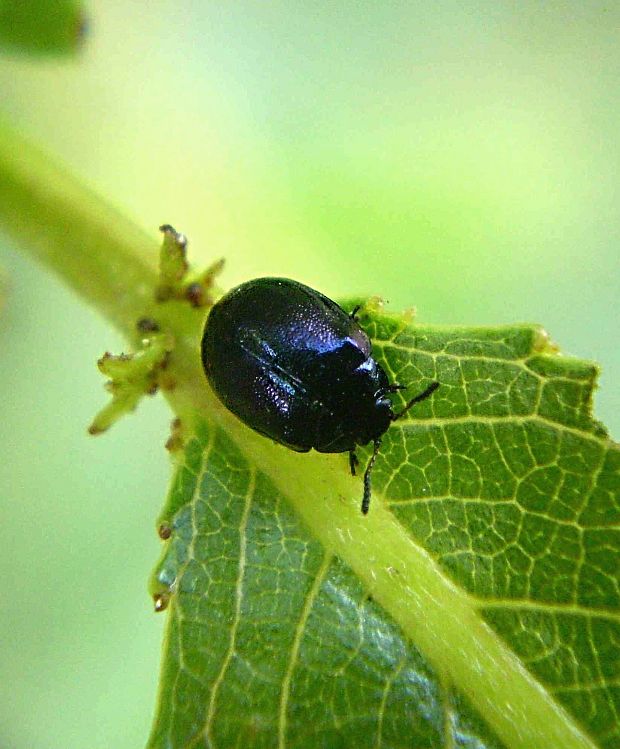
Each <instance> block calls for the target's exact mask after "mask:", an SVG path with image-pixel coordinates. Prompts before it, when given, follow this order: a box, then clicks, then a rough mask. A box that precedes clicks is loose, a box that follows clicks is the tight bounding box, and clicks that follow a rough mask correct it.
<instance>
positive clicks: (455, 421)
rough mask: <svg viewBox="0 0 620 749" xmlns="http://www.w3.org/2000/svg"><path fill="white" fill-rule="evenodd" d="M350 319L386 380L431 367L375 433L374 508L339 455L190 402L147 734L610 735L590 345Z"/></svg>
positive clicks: (589, 740)
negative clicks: (427, 391)
mask: <svg viewBox="0 0 620 749" xmlns="http://www.w3.org/2000/svg"><path fill="white" fill-rule="evenodd" d="M362 324H363V325H364V327H365V328H366V330H367V331H368V332H369V333H370V335H371V337H372V338H373V343H374V346H375V353H376V355H377V357H378V358H379V360H380V361H381V362H382V364H383V365H384V366H385V368H386V370H387V371H388V374H389V376H390V378H391V379H392V380H394V381H398V382H402V383H407V384H409V385H410V391H411V392H415V391H416V388H418V387H419V386H421V385H422V384H426V383H427V382H428V381H429V380H430V379H436V380H438V381H439V382H440V383H441V386H440V388H439V390H438V391H437V392H436V393H435V394H434V395H433V397H432V398H431V399H429V400H428V401H425V402H423V403H421V404H419V405H418V406H417V407H416V410H415V412H413V413H411V414H410V417H409V418H408V419H407V420H403V421H402V422H396V423H395V424H394V425H393V426H392V427H391V428H390V430H389V432H388V434H387V435H386V439H385V445H384V449H383V451H382V452H381V454H380V457H379V459H378V461H377V465H376V471H375V474H374V477H373V478H374V487H375V488H374V494H373V502H372V504H371V508H370V513H369V515H368V516H366V517H363V516H362V515H361V514H360V512H359V501H360V497H361V482H360V479H359V478H358V479H355V478H352V477H351V476H350V475H349V474H348V470H347V461H346V457H345V456H342V455H335V456H334V455H331V456H330V455H318V454H315V453H310V454H307V455H299V454H296V453H293V452H292V451H289V450H286V449H285V448H283V447H282V446H279V445H275V444H273V443H272V442H271V441H270V440H267V439H265V438H263V437H260V436H259V435H256V434H254V433H253V432H252V431H251V430H249V429H248V428H247V427H245V426H244V425H242V424H240V423H239V422H238V421H237V420H236V419H234V417H232V416H231V415H230V414H228V413H227V412H226V411H225V410H224V409H222V408H221V407H220V406H219V404H217V403H215V402H213V401H210V400H208V396H207V399H206V400H205V405H204V410H203V412H202V413H201V414H200V415H199V416H193V415H192V413H191V410H190V409H189V408H188V409H186V411H185V413H184V415H183V424H184V428H185V429H186V430H189V432H190V433H191V436H190V437H189V439H188V440H187V442H186V446H185V449H184V450H183V451H182V452H181V453H180V454H179V457H178V466H177V469H176V472H175V476H174V479H173V482H172V486H171V490H170V494H169V497H168V501H167V504H166V507H165V508H164V511H163V513H162V516H161V518H160V529H161V530H160V532H161V535H162V538H165V539H166V541H165V549H164V553H163V556H162V559H161V561H160V563H159V565H158V567H157V569H156V571H155V573H154V576H153V581H152V592H153V594H154V595H155V597H156V600H157V602H158V604H159V607H162V606H163V604H165V603H169V607H168V608H169V611H168V627H167V634H166V639H165V645H164V654H163V665H162V679H161V684H160V696H159V706H158V710H157V715H156V719H155V723H154V727H153V731H152V735H151V739H150V743H149V746H150V747H153V748H155V747H157V748H159V747H190V746H192V747H194V746H204V747H207V746H208V747H232V746H239V747H304V748H306V749H307V748H308V747H310V748H312V747H319V746H320V747H329V748H330V749H332V748H337V747H356V749H357V748H363V747H415V748H416V749H421V748H422V747H429V748H435V747H479V748H480V749H482V748H488V749H491V748H492V747H511V748H512V749H515V748H517V747H521V748H523V749H538V748H540V749H548V748H549V749H555V748H556V747H557V748H559V747H562V749H571V748H573V747H604V748H605V749H612V747H617V746H618V744H619V742H620V721H619V720H618V712H619V706H620V689H619V684H620V657H619V643H620V614H619V604H620V592H619V564H618V560H619V553H618V551H619V530H618V523H619V521H620V497H619V495H620V492H619V488H620V478H619V474H620V451H619V450H618V446H617V445H615V444H614V443H612V442H611V441H610V439H609V438H608V437H607V435H606V432H605V430H604V429H603V427H602V426H601V425H600V424H598V423H597V422H595V421H593V420H592V418H591V415H590V408H591V395H592V390H593V388H594V386H595V379H596V374H597V372H596V368H595V366H594V365H592V364H589V363H586V362H581V361H578V360H575V359H568V358H563V357H560V356H557V355H555V354H554V353H553V351H552V349H551V348H550V347H549V345H548V344H547V341H546V338H545V336H544V334H543V333H542V331H541V330H540V329H539V328H536V327H534V326H512V327H503V328H484V329H476V328H435V327H423V326H418V325H414V324H411V323H410V322H408V321H406V320H404V319H402V318H397V317H391V316H386V315H377V314H374V313H373V314H372V315H368V316H367V317H366V318H365V319H363V320H362ZM194 345H195V344H194ZM186 353H187V352H186ZM173 356H174V353H173ZM195 358H196V357H195ZM187 361H188V356H184V357H183V358H182V362H184V363H186V362H187ZM187 366H190V367H193V366H195V371H194V372H193V375H192V376H193V377H194V378H197V380H196V381H197V382H199V381H200V377H201V373H200V371H199V368H198V366H197V365H194V364H192V365H187ZM186 374H188V373H187V372H186ZM196 387H197V388H198V387H201V386H200V385H196ZM204 390H205V392H206V390H207V389H206V388H204ZM195 392H197V391H194V394H195ZM179 398H180V400H179V402H181V401H182V400H183V396H182V394H181V395H180V396H179ZM190 400H191V399H190ZM194 403H195V399H194ZM367 455H368V453H366V457H367Z"/></svg>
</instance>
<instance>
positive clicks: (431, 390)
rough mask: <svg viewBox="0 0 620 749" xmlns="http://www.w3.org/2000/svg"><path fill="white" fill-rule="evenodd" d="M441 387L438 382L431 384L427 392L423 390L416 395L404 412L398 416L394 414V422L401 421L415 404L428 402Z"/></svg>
mask: <svg viewBox="0 0 620 749" xmlns="http://www.w3.org/2000/svg"><path fill="white" fill-rule="evenodd" d="M438 387H439V383H438V382H431V384H430V385H429V386H428V387H427V388H426V390H423V391H422V392H421V393H420V394H419V395H416V396H415V398H412V399H411V400H410V401H409V403H407V404H406V405H405V407H404V408H403V410H402V411H400V412H399V413H397V414H394V416H393V417H392V421H396V419H400V417H401V416H404V415H405V414H406V413H407V411H408V410H409V409H410V408H411V406H413V405H414V404H415V403H419V402H420V401H423V400H426V399H427V398H428V397H429V396H431V395H432V394H433V393H434V392H435V390H437V388H438Z"/></svg>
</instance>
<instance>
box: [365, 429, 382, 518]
mask: <svg viewBox="0 0 620 749" xmlns="http://www.w3.org/2000/svg"><path fill="white" fill-rule="evenodd" d="M380 447H381V440H375V447H374V450H373V451H372V455H371V456H370V460H369V461H368V465H367V466H366V470H365V471H364V496H363V497H362V515H367V514H368V508H369V507H370V493H371V490H372V487H371V483H370V473H371V471H372V467H373V466H374V464H375V460H376V459H377V453H378V452H379V448H380Z"/></svg>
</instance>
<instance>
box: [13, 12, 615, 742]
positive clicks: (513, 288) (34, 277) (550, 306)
mask: <svg viewBox="0 0 620 749" xmlns="http://www.w3.org/2000/svg"><path fill="white" fill-rule="evenodd" d="M88 14H89V31H88V35H87V38H86V40H85V42H86V43H85V45H84V48H83V50H82V53H81V54H80V55H78V56H77V57H76V58H73V59H70V60H66V59H65V60H62V59H51V60H50V59H37V60H34V61H31V60H27V59H25V58H19V57H12V58H10V57H8V56H5V57H4V58H2V59H0V92H1V104H0V107H1V111H2V112H3V113H4V114H5V115H6V116H7V119H9V120H10V121H12V122H13V123H15V124H16V125H17V126H19V128H20V129H21V130H22V131H23V132H24V133H26V134H28V135H30V136H31V137H33V138H34V139H36V140H38V141H39V142H41V143H43V144H44V145H45V146H46V147H47V148H48V149H49V150H50V151H51V152H53V153H55V154H57V155H58V156H59V157H60V158H61V159H63V160H64V161H65V162H66V163H67V164H68V165H69V167H70V168H71V169H72V170H73V171H74V172H76V173H77V174H78V175H80V176H81V177H82V178H83V179H84V180H86V181H87V182H88V183H90V184H91V185H92V186H94V187H95V188H96V189H97V190H99V191H100V192H101V193H102V194H103V195H105V196H107V197H108V199H110V200H112V201H113V202H114V203H115V204H116V205H117V206H119V207H120V208H121V210H122V211H124V212H125V213H127V214H128V215H129V216H130V217H132V218H134V219H135V220H136V221H137V222H138V223H139V224H141V225H142V226H143V227H144V228H145V229H146V230H147V231H149V232H151V233H152V235H153V238H154V239H157V227H158V225H159V224H161V223H163V222H170V223H172V224H173V225H175V226H176V227H177V228H178V229H180V230H182V231H184V232H185V233H186V234H187V235H188V236H189V238H190V241H191V256H192V259H193V260H195V261H197V262H209V261H211V260H213V259H214V258H216V257H220V256H225V257H226V259H227V266H226V270H225V272H224V274H223V276H222V279H221V281H222V285H223V286H225V287H227V286H229V285H233V284H235V283H237V282H240V281H241V280H244V279H247V278H250V277H253V276H257V275H265V274H277V275H284V276H292V277H294V278H297V279H299V280H302V281H304V282H307V283H309V284H311V285H314V286H316V287H318V288H320V289H321V290H322V291H324V292H325V293H327V294H329V295H330V296H334V297H342V296H348V295H352V294H356V295H357V294H369V295H371V294H379V295H381V296H383V297H384V298H385V299H386V300H389V302H390V303H391V307H392V308H393V309H399V308H403V307H411V306H412V305H415V306H416V307H417V309H418V316H419V318H420V319H422V320H423V321H425V322H435V323H463V324H468V323H473V324H496V323H505V322H517V321H535V322H541V323H542V324H544V325H545V327H546V328H547V330H548V331H549V333H550V335H551V337H552V338H553V339H554V340H555V341H556V342H557V343H559V344H560V346H561V347H562V350H563V351H564V352H565V353H570V354H574V355H577V356H580V357H583V358H592V359H596V360H597V361H599V362H600V363H601V366H602V368H603V375H602V378H601V389H600V390H599V392H598V393H597V397H596V408H595V413H596V415H597V416H598V417H599V418H601V419H603V420H604V421H605V422H606V423H607V425H608V426H609V427H610V429H611V431H612V434H615V435H616V436H617V435H618V434H619V433H620V395H619V388H618V380H619V378H620V350H619V346H618V343H619V335H618V317H617V303H618V299H619V292H620V280H619V272H618V271H619V270H620V267H619V266H620V263H619V259H620V252H619V241H618V240H619V236H620V195H619V193H618V184H619V178H620V142H619V138H618V118H619V116H620V45H619V44H618V31H619V29H620V6H618V5H617V4H616V3H597V2H589V3H586V4H582V3H577V2H564V3H548V4H544V3H534V2H522V3H483V2H478V3H470V4H463V3H457V2H452V3H450V2H445V3H436V4H430V3H417V2H406V3H405V2H402V3H400V2H395V3H374V2H372V3H371V2H340V3H319V4H315V3H307V2H300V3H290V2H289V3H279V2H273V3H269V4H266V3H260V2H234V3H211V2H189V1H185V2H160V3H153V4H146V3H142V2H110V1H108V2H92V3H91V4H90V5H89V8H88ZM0 248H1V251H2V254H1V257H0V262H1V264H2V266H3V267H4V270H5V271H6V274H7V276H8V283H9V289H8V295H7V299H6V302H5V307H4V309H3V311H2V314H1V316H0V347H1V351H2V356H1V357H0V382H1V383H2V388H3V393H4V397H3V406H2V419H1V421H0V444H2V460H1V461H0V502H1V503H2V505H1V506H2V552H1V554H0V574H1V577H2V581H3V595H2V603H1V604H0V607H1V611H2V613H1V616H0V647H1V657H0V746H2V747H3V749H47V748H52V747H63V749H73V748H74V747H75V748H77V747H80V748H81V747H84V746H88V747H90V748H91V749H99V748H101V749H103V748H104V747H105V748H106V749H107V748H108V747H111V746H113V747H115V748H116V749H124V748H125V747H127V748H128V749H129V748H130V747H131V748H134V747H137V746H138V747H139V746H141V745H142V744H143V743H144V741H145V739H146V736H147V733H148V729H149V724H150V719H151V714H152V709H153V704H154V699H155V692H156V679H157V672H158V661H159V648H160V640H161V632H162V625H163V618H162V617H157V616H155V615H154V614H152V613H151V611H152V606H151V602H150V600H149V598H148V597H147V594H146V580H147V576H148V574H149V571H150V568H151V566H152V565H153V564H154V562H155V560H156V558H157V555H158V553H159V541H158V540H157V538H156V535H155V531H154V523H155V518H156V515H157V513H158V511H159V508H160V506H161V503H162V501H163V496H164V491H165V488H166V485H167V480H168V474H169V466H168V459H167V453H166V452H165V450H164V448H163V444H164V442H165V439H166V436H167V430H168V421H169V418H170V416H169V414H168V412H167V411H166V409H165V407H164V406H163V404H162V403H161V402H159V401H158V400H154V401H149V402H144V403H143V404H142V405H141V406H140V409H139V413H138V415H136V416H133V417H130V418H128V419H125V420H124V421H123V422H122V423H121V424H120V425H118V427H116V428H114V429H113V430H112V432H111V433H110V434H108V435H105V436H103V437H100V438H97V439H92V438H88V437H87V435H86V427H87V425H88V423H89V421H90V419H91V417H92V416H93V414H94V413H95V411H96V410H97V409H98V408H99V407H100V406H101V405H102V404H103V403H104V402H105V395H104V392H103V390H102V380H101V378H100V376H99V374H98V373H97V371H96V367H95V360H96V358H97V357H98V356H99V355H100V354H101V353H102V352H103V351H104V350H106V349H108V350H111V351H120V350H122V348H123V342H122V341H121V340H120V339H119V337H118V336H117V335H116V333H115V332H114V331H112V330H111V329H110V328H109V327H108V326H107V325H106V324H105V323H104V322H103V321H101V320H100V319H99V318H98V317H97V316H96V315H95V314H94V313H93V312H92V311H91V310H89V309H87V308H86V307H85V306H83V304H82V303H81V302H80V301H79V300H77V299H75V298H74V297H72V296H71V295H70V294H69V293H68V292H67V291H66V290H65V289H64V288H63V287H62V286H61V285H60V284H59V283H58V282H57V281H55V280H54V279H52V278H50V277H49V276H48V275H46V273H45V272H43V271H42V270H40V269H39V268H37V267H35V266H34V265H33V264H32V263H31V262H30V261H28V260H26V259H24V258H22V257H21V256H19V255H18V254H17V253H16V252H15V251H14V248H12V247H11V244H10V242H9V240H8V238H7V237H6V235H2V234H0Z"/></svg>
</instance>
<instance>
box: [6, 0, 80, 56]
mask: <svg viewBox="0 0 620 749" xmlns="http://www.w3.org/2000/svg"><path fill="white" fill-rule="evenodd" d="M85 29H86V16H85V14H84V11H83V7H82V3H81V2H77V0H0V48H2V47H5V48H7V49H9V50H14V51H18V52H23V53H26V54H31V55H32V54H37V55H40V54H67V53H72V52H75V51H77V49H78V47H79V46H80V43H81V41H82V39H83V37H84V32H85Z"/></svg>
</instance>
